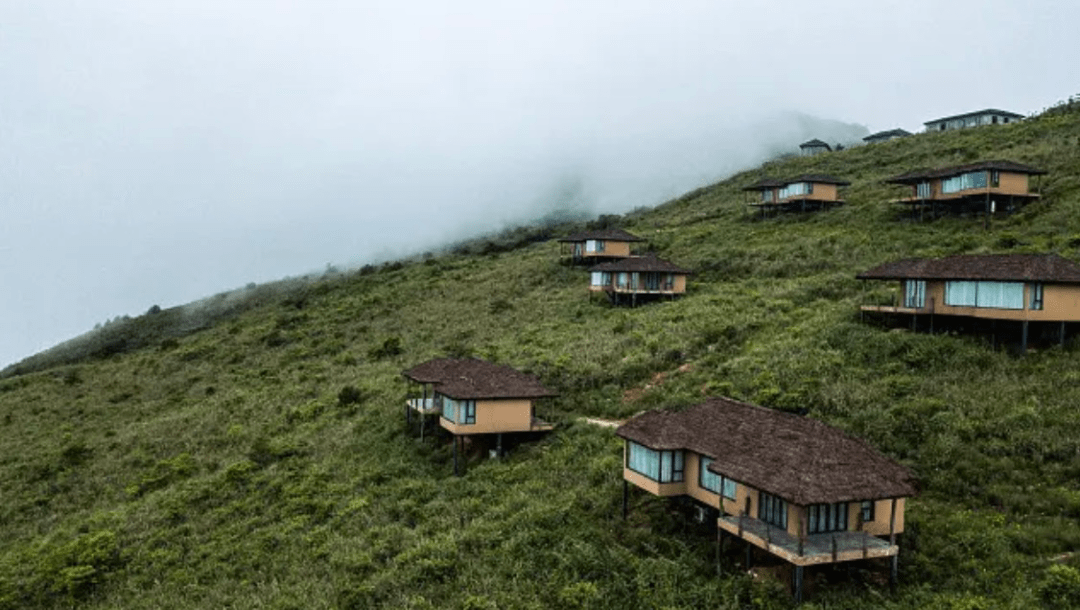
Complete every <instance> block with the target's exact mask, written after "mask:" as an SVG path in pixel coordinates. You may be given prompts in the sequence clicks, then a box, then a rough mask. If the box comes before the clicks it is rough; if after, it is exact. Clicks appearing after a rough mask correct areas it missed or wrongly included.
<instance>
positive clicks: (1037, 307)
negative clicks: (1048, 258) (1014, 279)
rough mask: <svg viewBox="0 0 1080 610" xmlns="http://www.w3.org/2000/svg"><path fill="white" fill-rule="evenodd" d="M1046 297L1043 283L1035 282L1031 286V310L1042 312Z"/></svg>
mask: <svg viewBox="0 0 1080 610" xmlns="http://www.w3.org/2000/svg"><path fill="white" fill-rule="evenodd" d="M1045 298H1046V295H1045V294H1044V293H1043V284H1042V282H1033V283H1032V284H1031V310H1032V311H1042V309H1043V306H1044V305H1045Z"/></svg>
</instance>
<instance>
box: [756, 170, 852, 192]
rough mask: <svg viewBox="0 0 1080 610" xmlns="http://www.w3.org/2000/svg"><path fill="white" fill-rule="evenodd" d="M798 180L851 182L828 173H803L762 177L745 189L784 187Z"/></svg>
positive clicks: (832, 182)
mask: <svg viewBox="0 0 1080 610" xmlns="http://www.w3.org/2000/svg"><path fill="white" fill-rule="evenodd" d="M796 182H816V183H818V184H835V185H837V186H848V185H849V184H851V183H850V182H848V181H847V180H841V179H840V178H837V177H836V176H829V175H827V174H802V175H801V176H795V177H794V178H786V179H784V180H775V179H773V178H762V179H761V180H758V181H757V182H755V183H753V184H751V185H749V186H745V187H743V190H744V191H767V190H769V189H774V188H783V187H785V186H787V185H789V184H795V183H796Z"/></svg>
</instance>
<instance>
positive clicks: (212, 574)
mask: <svg viewBox="0 0 1080 610" xmlns="http://www.w3.org/2000/svg"><path fill="white" fill-rule="evenodd" d="M991 158H1007V159H1012V160H1015V161H1019V162H1024V163H1030V164H1033V165H1036V166H1039V167H1042V168H1045V169H1047V170H1048V171H1049V172H1050V174H1049V175H1048V176H1046V177H1044V179H1043V181H1042V192H1043V196H1044V198H1043V200H1042V201H1041V202H1039V203H1036V204H1032V205H1030V206H1028V207H1027V208H1026V209H1024V211H1022V212H1021V213H1019V214H1017V215H1014V216H1012V217H1009V218H1006V219H996V220H995V221H994V223H993V225H992V227H991V229H990V230H989V231H984V230H983V229H982V224H981V221H979V220H978V219H972V218H951V219H943V220H939V221H935V222H930V223H923V224H919V223H912V222H908V221H906V220H903V219H901V218H899V217H898V214H897V210H895V209H893V208H890V207H889V206H888V205H887V204H885V203H884V202H885V201H886V200H887V199H889V198H891V197H894V196H896V195H897V194H899V192H898V191H896V190H894V188H893V187H888V186H885V185H883V184H882V180H883V179H884V178H886V177H888V176H890V175H893V174H897V173H900V172H903V171H907V170H910V169H915V168H917V167H922V166H939V165H945V164H954V163H963V162H970V161H976V160H982V159H991ZM804 172H819V173H831V174H835V175H838V176H841V177H843V178H846V179H849V180H851V181H852V183H853V184H852V186H851V187H850V188H849V189H848V191H847V196H846V199H847V201H848V205H846V206H844V207H841V208H838V209H834V210H832V211H828V212H824V213H816V214H806V215H800V214H794V215H788V216H783V217H780V218H775V219H769V220H765V221H760V220H757V219H755V218H754V217H753V216H752V215H749V214H748V213H747V212H746V208H745V205H744V204H745V202H746V196H745V194H744V193H743V192H741V190H740V188H741V187H742V186H744V185H746V184H748V183H749V182H751V181H753V180H756V179H758V178H760V177H762V176H765V175H772V176H787V175H794V174H799V173H804ZM1078 218H1080V112H1078V111H1076V110H1074V109H1072V108H1068V107H1064V108H1058V109H1055V110H1053V111H1051V112H1048V113H1046V114H1044V115H1043V116H1041V117H1038V118H1035V119H1032V120H1029V121H1026V122H1024V123H1021V124H1017V125H1009V126H996V127H988V128H978V129H973V130H968V131H961V132H950V133H943V134H926V135H919V136H917V137H912V138H907V139H903V140H898V141H892V142H887V143H884V144H878V145H874V146H867V147H859V148H854V149H849V150H845V151H842V152H838V153H833V154H827V155H823V156H819V157H813V158H799V159H786V160H782V161H778V162H775V163H772V164H768V165H767V166H765V167H762V168H760V169H758V170H754V171H751V172H746V173H743V174H740V175H737V176H734V177H732V178H731V179H729V180H726V181H724V182H721V183H719V184H716V185H712V186H709V187H705V188H702V189H699V190H697V191H695V192H693V193H690V194H687V195H686V196H684V197H682V198H680V199H678V200H676V201H672V202H670V203H668V204H665V205H662V206H659V207H658V208H656V209H654V210H643V211H637V212H634V213H632V214H628V215H627V216H626V217H624V218H621V219H617V220H618V222H619V224H620V226H622V227H624V228H626V229H628V230H631V231H634V232H636V233H638V234H639V235H642V236H643V237H647V238H648V239H649V248H651V249H654V250H655V251H657V252H658V253H659V254H660V255H662V256H664V257H666V258H669V259H671V260H673V261H674V262H676V263H679V264H681V265H684V266H687V267H690V268H692V269H695V270H697V274H696V275H695V276H693V278H692V280H693V281H692V282H691V286H690V290H689V295H688V296H687V297H685V298H683V299H681V300H677V301H674V302H662V303H656V304H652V305H649V306H646V307H640V308H637V309H633V310H630V309H616V308H612V307H610V306H609V305H608V304H607V303H606V302H601V301H600V300H596V299H590V298H589V296H588V294H587V291H586V283H587V279H586V276H585V274H584V272H583V271H581V270H580V269H574V268H570V267H567V266H565V265H562V264H559V262H558V261H557V258H558V257H557V254H558V247H557V245H556V244H555V243H554V242H553V241H543V239H544V238H546V237H548V236H550V235H551V232H552V230H553V229H552V228H551V227H546V228H542V229H537V230H536V231H530V230H520V231H517V232H513V233H509V234H506V235H502V236H497V237H492V238H487V239H483V240H479V241H477V242H474V243H472V244H462V245H461V246H459V247H457V248H455V249H453V250H452V251H448V252H446V253H442V254H438V255H431V256H426V257H421V258H418V259H417V260H411V261H403V262H401V263H395V264H391V265H384V266H383V267H381V268H365V269H363V270H360V271H357V272H350V273H345V274H328V275H327V276H325V277H323V278H319V279H313V280H311V281H309V282H294V283H290V284H287V285H281V286H278V287H276V288H275V289H272V290H271V289H262V290H260V289H257V288H249V289H248V290H247V292H250V293H252V295H255V294H257V295H259V298H258V299H252V300H243V299H240V301H239V303H240V304H229V305H228V306H227V307H226V306H224V305H222V306H221V307H218V308H217V309H215V310H214V315H208V316H204V317H202V318H199V321H198V323H190V322H183V319H184V318H183V317H182V316H181V315H180V313H179V312H178V311H173V310H165V311H155V312H153V313H148V314H146V315H145V316H140V317H139V318H136V319H134V320H130V321H120V322H117V323H114V325H111V326H114V328H113V329H112V332H114V333H119V334H121V335H122V334H123V333H127V335H124V336H125V337H126V339H125V341H124V342H122V343H116V342H110V341H111V340H110V341H104V342H103V343H100V344H94V343H93V342H92V341H90V340H89V339H87V340H84V341H83V342H81V343H77V344H76V345H81V346H83V347H82V348H80V349H79V350H71V351H67V352H65V351H64V350H59V351H54V352H52V353H51V355H50V356H49V358H39V359H37V360H36V361H27V362H26V363H22V364H21V365H20V366H18V367H12V368H11V369H9V370H8V371H6V372H5V373H6V377H5V378H3V379H0V431H2V434H3V438H4V442H3V443H2V444H0V498H2V502H0V609H4V610H6V609H9V608H24V607H46V608H49V607H71V606H76V605H77V606H80V607H89V608H95V607H100V608H106V607H109V608H112V607H124V608H143V607H146V608H149V607H155V608H195V607H197V608H204V607H232V608H282V609H284V608H305V609H307V608H369V607H388V608H390V607H392V608H546V607H559V608H576V607H581V608H630V607H633V608H669V607H720V608H771V607H775V608H780V607H787V606H789V605H790V600H789V598H788V596H787V594H786V592H785V590H784V585H783V584H781V583H780V582H779V581H778V580H776V579H770V578H752V577H750V576H748V575H746V574H745V573H744V572H743V571H742V570H741V569H740V568H739V565H740V561H741V553H740V552H739V549H738V548H737V547H738V545H732V550H731V551H730V553H731V554H730V555H729V556H725V557H724V558H723V560H722V562H721V563H722V568H723V575H722V576H717V574H716V563H715V561H714V555H713V545H712V540H713V538H712V536H713V532H714V530H711V529H710V528H709V527H707V526H706V527H701V526H696V525H694V524H692V523H690V522H688V521H687V520H686V519H685V518H684V516H683V514H682V513H680V512H679V511H678V510H677V507H676V506H675V504H673V503H670V502H665V501H662V500H658V499H655V498H649V497H646V496H645V495H644V494H635V495H634V506H633V512H632V514H631V518H630V519H629V520H628V521H626V522H624V521H622V520H621V518H620V517H619V511H620V501H621V480H620V474H621V471H620V459H621V448H620V444H619V442H618V441H617V440H616V439H615V437H614V436H613V435H612V433H611V431H610V430H609V429H606V428H600V427H596V426H592V425H590V424H586V423H583V422H581V421H580V420H578V419H577V418H578V417H579V416H583V415H587V416H597V417H608V418H621V417H625V416H628V415H631V414H633V413H635V412H637V411H640V410H642V409H646V408H653V407H658V406H675V407H677V406H686V405H689V404H693V403H695V402H697V401H700V400H701V399H702V397H704V396H708V395H715V394H723V395H730V396H734V397H737V398H741V399H745V400H749V401H752V402H756V403H760V404H766V405H770V406H774V407H777V408H783V409H800V408H806V409H809V413H810V415H811V416H813V417H817V418H821V419H823V420H825V421H828V422H830V423H832V424H834V425H837V426H840V427H842V428H844V429H847V430H849V431H851V432H853V433H854V434H856V435H859V436H861V437H864V438H866V439H867V440H868V441H870V442H871V443H872V444H874V445H875V446H876V447H878V448H880V449H881V450H882V451H884V452H886V453H888V454H889V455H891V456H893V457H895V458H896V459H898V460H900V461H902V462H903V463H905V464H907V465H909V466H910V467H911V468H912V470H913V471H914V472H915V474H916V475H917V477H918V479H919V482H920V486H921V493H920V496H919V497H918V498H917V499H916V500H913V501H912V502H911V503H910V505H909V509H908V515H907V532H906V533H905V534H904V536H903V537H902V539H901V548H902V552H901V585H900V587H899V588H898V589H897V591H895V592H890V591H889V590H888V588H887V587H884V586H883V585H882V581H881V569H880V567H878V566H875V565H872V564H871V565H860V566H858V567H857V571H856V573H854V574H847V573H846V572H845V571H844V570H842V569H840V570H837V569H825V568H821V569H815V570H812V571H811V572H809V573H808V584H809V585H810V587H811V592H810V593H811V594H810V596H809V601H808V602H807V603H806V604H805V606H806V607H808V608H825V607H828V608H865V607H882V608H923V607H944V608H1004V607H1010V608H1013V607H1015V608H1031V607H1040V606H1042V607H1046V608H1062V607H1069V606H1077V605H1080V563H1078V560H1077V559H1074V558H1073V555H1072V553H1073V552H1075V551H1076V550H1077V549H1078V548H1080V522H1078V519H1080V412H1078V411H1077V409H1076V406H1075V405H1076V404H1080V349H1077V346H1076V345H1068V346H1066V348H1065V349H1061V348H1050V349H1044V350H1038V351H1034V352H1031V353H1029V354H1028V355H1027V356H1024V357H1018V356H1016V355H1015V354H1012V353H1010V352H1008V351H1005V350H1001V349H994V348H993V347H992V346H991V345H990V343H989V341H988V340H984V339H982V338H979V337H970V336H956V335H933V336H931V335H926V334H914V333H910V332H907V331H904V330H897V329H892V330H890V329H887V328H883V327H880V326H875V325H872V324H867V323H864V322H863V321H861V320H860V318H859V314H858V308H859V305H860V303H864V302H866V301H868V300H879V299H882V298H887V293H888V292H889V291H890V289H891V287H889V286H884V285H882V286H877V285H867V286H862V285H860V283H859V282H858V281H856V280H855V279H854V275H855V273H856V272H858V271H861V270H863V269H866V268H868V267H870V266H873V265H876V264H878V263H881V262H884V261H887V260H891V259H894V258H897V257H903V256H914V255H940V254H948V253H969V252H999V251H1036V252H1057V253H1059V254H1062V255H1064V256H1067V257H1071V258H1073V259H1076V258H1077V256H1078V254H1080V253H1078V252H1077V249H1078V248H1080V220H1077V219H1078ZM611 220H612V219H607V221H611ZM580 228H581V227H580V226H576V227H571V226H563V227H557V229H558V230H566V231H569V230H571V229H580ZM243 292H245V291H238V294H240V293H243ZM230 303H232V301H230ZM155 316H158V318H156V321H155V320H154V319H153V318H154V317H155ZM169 320H172V322H169ZM184 324H187V326H186V327H185V326H184ZM122 329H126V330H122ZM110 336H112V335H110ZM87 345H90V346H91V347H89V348H87V347H85V346H87ZM94 345H98V347H100V345H111V346H112V347H110V348H108V349H96V348H94V347H93V346H94ZM444 354H475V355H478V356H482V357H485V358H488V359H492V360H495V361H498V362H504V363H508V364H511V365H514V366H516V367H518V368H520V369H523V370H526V371H530V372H533V373H535V374H538V375H539V376H541V378H542V379H543V380H544V382H545V383H546V384H547V385H549V386H550V387H552V388H554V389H557V390H558V391H559V392H560V393H561V396H560V397H559V398H558V399H557V400H555V401H553V402H552V403H550V404H549V405H547V409H548V410H547V412H543V411H542V412H541V415H544V416H547V417H550V418H552V419H554V420H555V421H556V422H557V423H558V428H557V431H556V432H555V433H553V434H551V435H549V436H548V437H546V438H544V439H543V440H540V441H537V442H534V443H523V444H521V445H518V446H517V447H515V448H514V450H513V451H512V452H511V454H510V456H509V457H508V458H506V459H503V460H488V459H482V458H481V457H480V455H479V454H480V453H481V452H480V451H476V452H475V453H474V455H473V456H472V459H471V461H470V464H469V472H468V473H467V474H466V476H464V477H461V478H455V477H453V476H452V475H451V463H450V459H449V456H450V453H449V444H448V443H447V442H446V441H445V439H441V440H440V439H434V438H432V437H430V436H429V437H428V438H427V439H426V440H425V441H424V442H423V443H421V442H420V441H419V439H418V438H416V437H415V436H413V435H411V434H410V433H409V432H408V431H407V430H406V429H405V425H404V416H403V415H404V414H403V409H402V404H403V403H402V399H403V398H404V396H405V391H406V388H405V384H404V382H403V381H402V379H401V377H400V371H401V370H402V369H404V368H406V367H408V366H410V365H412V364H415V363H418V362H420V361H422V360H425V359H427V358H430V357H433V356H437V355H444ZM767 568H768V566H766V569H767Z"/></svg>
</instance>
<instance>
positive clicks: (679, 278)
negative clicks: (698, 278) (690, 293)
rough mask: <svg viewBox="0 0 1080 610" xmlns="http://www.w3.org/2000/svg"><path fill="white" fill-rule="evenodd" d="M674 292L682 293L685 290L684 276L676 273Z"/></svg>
mask: <svg viewBox="0 0 1080 610" xmlns="http://www.w3.org/2000/svg"><path fill="white" fill-rule="evenodd" d="M673 292H675V294H682V293H684V292H686V276H685V275H682V274H678V275H676V276H675V289H674V291H673Z"/></svg>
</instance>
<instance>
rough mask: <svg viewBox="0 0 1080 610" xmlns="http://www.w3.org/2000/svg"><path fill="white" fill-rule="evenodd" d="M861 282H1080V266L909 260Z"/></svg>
mask: <svg viewBox="0 0 1080 610" xmlns="http://www.w3.org/2000/svg"><path fill="white" fill-rule="evenodd" d="M855 277H856V278H858V279H860V280H903V279H922V280H999V281H1028V282H1049V283H1062V284H1074V283H1080V265H1077V264H1076V263H1074V262H1072V261H1070V260H1068V259H1066V258H1062V257H1060V256H1058V255H1057V254H961V255H956V256H947V257H945V258H909V259H904V260H899V261H893V262H891V263H885V264H884V265H879V266H877V267H874V268H873V269H868V270H866V271H863V272H862V273H860V274H858V275H856V276H855Z"/></svg>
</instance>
